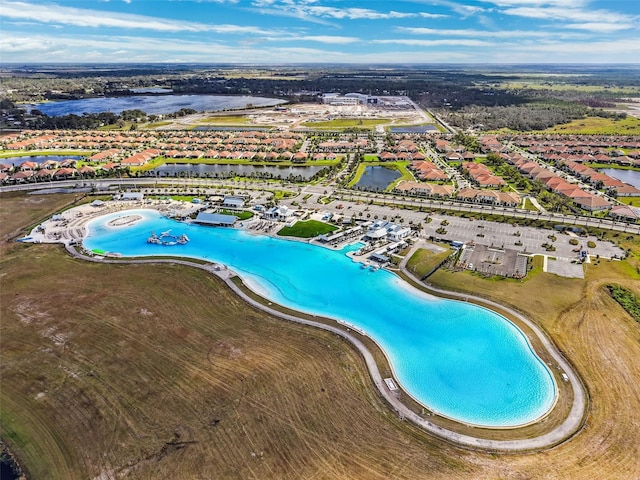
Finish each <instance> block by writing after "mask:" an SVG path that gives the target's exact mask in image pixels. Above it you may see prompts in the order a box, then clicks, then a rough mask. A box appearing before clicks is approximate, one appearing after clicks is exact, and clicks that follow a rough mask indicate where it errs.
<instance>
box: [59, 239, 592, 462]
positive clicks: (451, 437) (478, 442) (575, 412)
mask: <svg viewBox="0 0 640 480" xmlns="http://www.w3.org/2000/svg"><path fill="white" fill-rule="evenodd" d="M65 248H66V250H67V252H68V253H69V254H71V255H72V256H74V257H76V258H79V259H82V260H86V261H90V262H97V263H109V264H127V263H146V264H162V263H167V264H180V265H185V266H190V267H194V268H198V269H201V270H205V271H207V272H209V273H211V274H214V275H216V276H218V277H219V278H221V279H222V280H223V281H224V282H225V283H226V285H227V286H228V287H229V288H230V289H231V290H232V291H233V292H235V293H236V294H237V295H238V296H239V297H240V298H242V299H243V300H244V301H245V302H247V303H248V304H249V305H252V306H254V307H255V308H258V309H259V310H262V311H264V312H266V313H268V314H270V315H273V316H275V317H278V318H281V319H284V320H288V321H292V322H296V323H300V324H303V325H308V326H312V327H315V328H320V329H322V330H326V331H329V332H331V333H334V334H337V335H339V336H340V337H342V338H344V339H346V340H348V341H349V342H350V343H351V344H352V345H353V346H354V347H355V348H356V349H357V350H358V351H359V352H360V354H361V355H362V357H363V359H364V361H365V364H366V365H367V369H368V370H369V374H370V376H371V379H372V380H373V383H374V385H375V386H376V388H377V389H378V391H379V393H380V394H381V395H382V397H383V398H384V399H385V401H386V402H387V403H388V404H389V405H390V406H391V407H392V409H393V410H394V411H395V413H396V414H397V415H398V416H399V417H400V418H402V419H403V420H409V421H411V422H412V423H414V424H416V425H418V426H419V427H421V428H423V429H424V430H426V431H427V432H429V433H431V434H434V435H436V436H438V437H440V438H443V439H445V440H447V441H450V442H452V443H455V444H459V445H463V446H466V447H470V448H475V449H481V450H487V451H496V452H500V451H502V452H524V451H526V452H533V451H540V450H545V449H548V448H552V447H554V446H556V445H558V444H560V443H562V442H564V441H566V440H568V439H569V438H571V437H572V436H574V435H575V434H576V433H578V432H579V431H580V430H581V429H582V427H583V424H584V420H585V418H586V407H587V402H588V397H587V394H586V389H585V387H584V385H583V384H582V382H581V380H580V379H579V378H578V377H577V375H576V374H575V373H574V371H573V369H572V368H571V367H570V365H569V363H568V362H567V361H566V360H565V359H564V357H563V356H562V354H561V353H560V352H559V351H558V350H557V349H556V348H555V346H554V345H553V344H552V343H551V342H550V341H549V339H547V338H546V336H545V335H544V334H543V333H542V332H541V331H540V330H539V329H538V327H537V326H536V325H535V324H533V323H532V322H531V321H529V320H528V319H526V318H525V317H523V316H522V315H520V314H519V313H517V312H515V311H513V310H511V309H509V308H508V307H504V306H501V305H498V306H499V307H500V308H502V309H504V310H505V311H508V312H509V313H510V314H511V315H514V316H515V317H516V318H518V319H519V320H520V321H522V322H524V323H525V324H527V325H528V326H529V327H530V328H532V330H533V331H534V332H535V333H536V335H537V336H538V337H539V338H540V340H541V341H542V342H543V344H544V346H545V348H546V349H547V350H548V351H549V353H550V354H551V355H552V356H553V357H554V359H555V360H556V361H557V362H558V364H559V365H560V366H562V368H563V369H564V370H565V372H567V374H568V375H569V379H570V382H571V386H572V388H573V392H574V399H573V405H572V408H571V411H570V413H569V415H568V416H567V418H566V419H565V421H564V422H563V423H562V424H560V425H559V426H558V427H556V428H554V429H553V430H551V431H550V432H547V433H545V434H543V435H540V436H538V437H533V438H526V439H517V440H490V439H485V438H479V437H473V436H471V435H465V434H460V433H458V432H454V431H452V430H448V429H446V428H444V427H442V426H440V425H437V424H435V423H433V422H431V421H429V420H426V419H425V418H423V417H421V416H419V415H418V414H416V413H415V412H414V411H412V410H411V409H410V408H409V407H407V406H406V405H405V404H403V403H402V402H400V400H398V398H396V397H395V396H394V395H393V394H392V393H391V392H390V391H389V390H388V388H387V386H386V384H385V382H384V380H383V378H382V375H381V374H380V371H379V369H378V365H377V363H376V361H375V359H374V357H373V355H372V353H371V352H370V351H369V349H368V348H367V346H366V345H365V344H364V343H362V341H360V339H358V338H357V337H355V336H354V335H353V334H350V333H349V332H347V331H345V330H343V329H341V328H338V327H335V326H332V325H328V324H324V323H319V322H314V321H310V320H306V319H303V318H300V317H295V316H292V315H288V314H285V313H282V312H279V311H277V310H274V309H272V308H269V307H268V306H267V305H263V304H262V303H260V302H257V301H255V300H254V299H252V298H251V297H249V296H248V295H247V294H245V293H244V292H243V291H242V289H241V288H239V287H238V286H237V285H235V284H234V282H233V280H232V279H224V278H222V277H221V276H220V275H219V274H218V272H216V271H215V269H214V265H212V264H198V263H194V262H189V261H186V260H176V259H161V258H156V259H142V260H135V259H128V260H115V259H96V258H93V257H90V256H86V255H83V254H81V253H79V252H78V251H76V249H75V248H74V247H73V246H71V245H65ZM247 288H248V287H247ZM429 290H430V291H433V292H434V293H435V294H438V293H441V294H445V295H447V296H453V297H458V296H460V297H461V295H459V294H457V293H455V292H448V291H444V290H439V289H434V288H429ZM465 297H467V298H471V299H473V300H476V301H480V302H486V303H488V304H493V303H494V302H491V301H486V300H484V299H481V298H478V297H473V296H468V295H466V296H465ZM461 425H462V424H461Z"/></svg>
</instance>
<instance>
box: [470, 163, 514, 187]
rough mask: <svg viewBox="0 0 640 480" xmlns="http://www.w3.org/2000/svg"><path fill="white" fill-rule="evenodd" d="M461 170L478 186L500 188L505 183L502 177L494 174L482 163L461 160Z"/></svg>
mask: <svg viewBox="0 0 640 480" xmlns="http://www.w3.org/2000/svg"><path fill="white" fill-rule="evenodd" d="M462 171H463V172H464V173H465V174H466V175H468V176H469V178H471V180H473V182H474V183H475V184H476V185H478V186H480V187H484V188H500V187H504V186H505V185H506V184H507V182H505V180H504V179H503V178H502V177H499V176H497V175H494V174H493V172H492V171H491V170H489V167H487V166H486V165H485V164H484V163H475V162H463V163H462Z"/></svg>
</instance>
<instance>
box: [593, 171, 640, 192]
mask: <svg viewBox="0 0 640 480" xmlns="http://www.w3.org/2000/svg"><path fill="white" fill-rule="evenodd" d="M599 171H600V172H602V173H605V174H607V175H609V176H610V177H613V178H617V179H618V180H620V181H621V182H624V183H628V184H629V185H633V186H634V187H636V188H640V172H639V171H637V170H620V169H618V168H603V169H602V170H599Z"/></svg>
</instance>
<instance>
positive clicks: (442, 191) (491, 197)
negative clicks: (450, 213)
mask: <svg viewBox="0 0 640 480" xmlns="http://www.w3.org/2000/svg"><path fill="white" fill-rule="evenodd" d="M394 191H395V192H397V193H400V194H409V195H414V196H417V197H425V198H434V199H445V198H454V193H455V189H454V188H453V186H452V185H438V184H433V183H419V182H410V181H406V182H401V183H399V184H398V185H397V186H396V187H395V189H394ZM455 198H456V199H457V200H460V201H463V202H469V203H481V204H487V205H500V206H505V207H514V208H515V207H517V206H518V205H520V202H521V198H520V196H519V195H518V194H517V193H515V192H501V191H499V190H484V189H479V188H462V189H460V190H459V191H458V192H457V193H455Z"/></svg>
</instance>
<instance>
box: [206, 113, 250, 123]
mask: <svg viewBox="0 0 640 480" xmlns="http://www.w3.org/2000/svg"><path fill="white" fill-rule="evenodd" d="M199 123H202V124H205V125H251V124H252V123H253V122H252V121H251V119H250V118H248V117H246V116H244V115H220V116H213V117H206V118H203V119H202V120H200V121H199Z"/></svg>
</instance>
